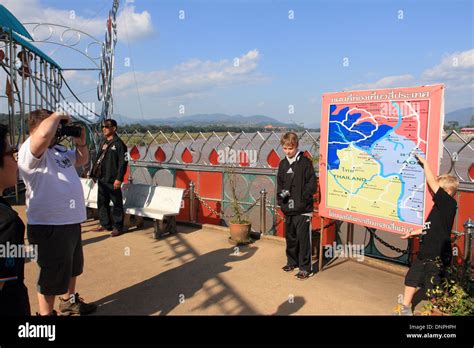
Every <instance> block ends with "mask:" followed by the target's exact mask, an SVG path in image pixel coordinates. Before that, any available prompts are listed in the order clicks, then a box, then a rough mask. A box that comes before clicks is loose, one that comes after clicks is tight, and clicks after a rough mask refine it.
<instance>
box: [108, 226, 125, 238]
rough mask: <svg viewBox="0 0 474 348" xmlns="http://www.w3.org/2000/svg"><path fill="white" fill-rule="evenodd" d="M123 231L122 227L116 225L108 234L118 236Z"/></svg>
mask: <svg viewBox="0 0 474 348" xmlns="http://www.w3.org/2000/svg"><path fill="white" fill-rule="evenodd" d="M122 233H123V231H122V229H118V228H117V227H114V229H113V230H112V233H111V234H110V236H111V237H118V236H120V235H121V234H122Z"/></svg>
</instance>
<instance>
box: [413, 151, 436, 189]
mask: <svg viewBox="0 0 474 348" xmlns="http://www.w3.org/2000/svg"><path fill="white" fill-rule="evenodd" d="M415 156H416V159H417V160H418V161H419V162H420V163H421V165H422V167H423V169H424V171H425V176H426V182H427V183H428V186H429V187H430V189H431V191H433V193H436V192H438V189H439V185H438V180H436V178H435V176H434V174H433V172H432V171H431V169H430V166H429V165H428V162H427V161H426V159H424V158H423V157H420V156H418V155H415Z"/></svg>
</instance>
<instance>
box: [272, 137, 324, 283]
mask: <svg viewBox="0 0 474 348" xmlns="http://www.w3.org/2000/svg"><path fill="white" fill-rule="evenodd" d="M281 145H282V147H283V151H284V152H285V155H286V157H285V158H284V159H283V160H281V162H280V165H279V167H278V175H277V201H278V205H279V206H280V208H281V211H282V212H283V213H284V214H285V238H286V256H287V264H286V266H284V267H283V270H284V271H285V272H291V271H293V270H294V269H295V268H297V267H299V272H298V273H297V274H296V277H297V278H298V279H300V280H305V279H308V278H309V277H310V276H311V275H312V272H313V269H312V262H311V217H312V215H313V194H314V193H315V192H316V176H315V173H314V168H313V163H312V162H311V161H310V160H309V159H308V158H306V157H305V156H304V152H298V136H297V135H296V133H294V132H288V133H286V134H284V135H283V137H282V138H281Z"/></svg>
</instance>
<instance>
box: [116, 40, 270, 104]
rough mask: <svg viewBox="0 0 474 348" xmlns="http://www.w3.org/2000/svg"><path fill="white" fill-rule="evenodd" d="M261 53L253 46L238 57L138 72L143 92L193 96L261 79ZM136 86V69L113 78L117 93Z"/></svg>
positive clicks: (158, 95)
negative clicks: (258, 67)
mask: <svg viewBox="0 0 474 348" xmlns="http://www.w3.org/2000/svg"><path fill="white" fill-rule="evenodd" d="M259 59H260V53H259V52H258V50H256V49H254V50H251V51H249V52H247V53H246V54H244V55H242V56H240V57H238V66H235V65H236V64H235V63H236V60H235V59H223V60H220V61H210V60H207V61H202V60H199V59H192V60H189V61H187V62H184V63H182V64H179V65H177V66H175V67H173V68H172V69H170V70H158V71H150V72H136V73H135V74H136V80H137V83H138V90H139V92H140V94H143V95H145V96H146V95H151V96H154V97H173V98H192V97H193V96H199V97H202V93H203V92H206V91H209V90H211V89H214V88H219V87H226V86H233V85H241V84H248V83H252V82H257V81H262V80H264V79H265V77H264V76H262V75H261V74H259V73H257V72H256V69H257V66H258V62H259ZM135 89H136V84H135V77H134V74H133V72H128V73H125V74H122V75H119V76H116V77H115V79H114V90H115V92H116V93H117V94H123V95H127V94H129V93H133V91H134V90H135Z"/></svg>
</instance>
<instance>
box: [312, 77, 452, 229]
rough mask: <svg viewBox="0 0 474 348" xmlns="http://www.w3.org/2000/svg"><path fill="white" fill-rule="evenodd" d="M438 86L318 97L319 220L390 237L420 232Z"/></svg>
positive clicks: (433, 155) (434, 149)
mask: <svg viewBox="0 0 474 348" xmlns="http://www.w3.org/2000/svg"><path fill="white" fill-rule="evenodd" d="M443 92H444V86H443V85H435V86H423V87H416V88H396V89H385V90H372V91H353V92H341V93H328V94H324V95H323V107H322V117H321V137H320V163H319V165H320V168H319V180H320V188H321V202H320V206H319V215H320V216H322V217H328V218H331V219H335V220H341V221H347V222H351V223H354V224H359V225H364V226H367V227H372V228H376V229H380V230H384V231H389V232H397V233H402V232H406V231H411V230H414V229H418V228H421V226H422V225H423V222H424V221H425V219H426V217H427V215H428V213H429V211H430V209H431V206H432V200H431V199H430V197H429V196H428V195H429V193H428V191H427V187H426V183H425V175H424V171H423V168H422V167H421V165H420V164H419V163H418V161H417V159H416V158H415V154H418V155H420V156H421V157H425V158H427V160H428V163H429V165H430V168H431V169H432V170H433V172H434V173H437V172H438V170H437V168H438V167H439V159H440V153H441V149H442V147H441V144H442V142H441V130H442V127H441V125H442V124H443V117H444V114H443V110H442V109H443Z"/></svg>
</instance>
